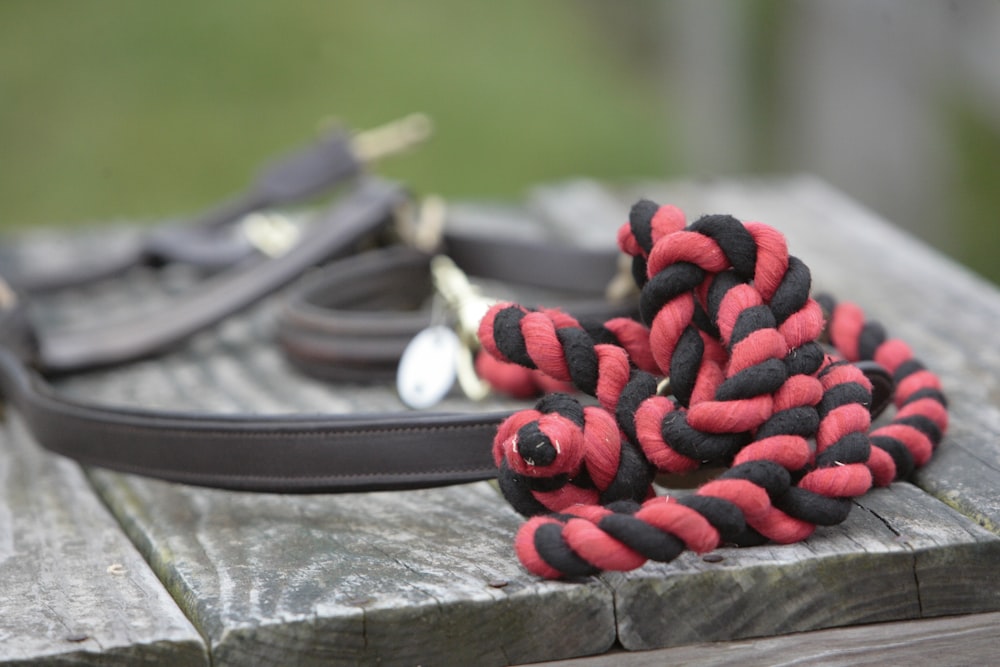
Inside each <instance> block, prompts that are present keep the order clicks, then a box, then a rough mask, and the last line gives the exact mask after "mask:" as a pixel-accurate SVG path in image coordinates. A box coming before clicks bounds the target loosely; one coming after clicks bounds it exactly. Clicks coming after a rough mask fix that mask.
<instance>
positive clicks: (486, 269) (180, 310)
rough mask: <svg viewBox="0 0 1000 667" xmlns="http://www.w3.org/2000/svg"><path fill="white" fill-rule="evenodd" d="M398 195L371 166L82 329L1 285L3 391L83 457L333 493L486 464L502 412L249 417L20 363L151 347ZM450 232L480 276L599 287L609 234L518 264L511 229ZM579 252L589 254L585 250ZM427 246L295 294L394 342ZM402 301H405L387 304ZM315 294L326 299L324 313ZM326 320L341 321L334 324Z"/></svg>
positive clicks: (253, 295)
mask: <svg viewBox="0 0 1000 667" xmlns="http://www.w3.org/2000/svg"><path fill="white" fill-rule="evenodd" d="M401 196H402V194H401V191H400V190H399V188H397V187H395V186H392V185H390V184H387V183H384V182H381V181H376V180H368V181H366V182H365V183H363V184H362V185H361V187H359V188H358V190H356V191H355V192H354V193H352V194H350V195H348V196H346V197H345V198H344V199H342V200H341V201H340V202H339V203H338V204H337V206H336V207H335V209H334V210H333V211H331V212H330V214H329V215H328V216H326V219H325V222H324V224H323V225H321V226H317V227H316V228H314V229H313V230H312V231H311V233H310V236H309V238H308V239H307V240H305V241H303V242H301V243H300V244H299V245H298V246H297V247H296V248H295V249H293V250H292V251H291V252H289V253H288V254H287V255H285V256H283V257H280V258H277V259H266V260H265V259H261V260H259V261H258V262H256V263H255V264H254V266H252V267H250V266H247V267H240V268H238V269H236V270H234V271H233V272H231V273H227V274H225V275H223V276H219V277H218V278H217V279H215V280H213V281H211V282H210V283H209V285H208V286H206V287H205V288H204V289H201V290H199V291H198V292H197V293H196V294H195V295H193V296H192V297H190V298H186V299H184V300H181V301H179V302H178V304H177V306H176V307H175V308H172V309H170V310H169V311H163V312H162V314H159V315H155V316H153V317H141V318H137V319H135V320H128V321H125V322H119V323H115V324H109V325H107V326H105V327H101V328H100V329H97V330H88V331H82V332H63V333H54V332H52V333H45V332H33V331H32V330H31V327H30V325H29V323H28V322H27V320H26V318H25V317H24V315H25V311H24V304H23V302H20V303H19V302H16V301H12V300H10V299H8V300H6V301H5V300H2V299H0V302H3V303H5V305H6V308H5V310H4V313H3V317H2V318H0V388H2V391H3V395H4V397H5V398H6V399H7V401H8V402H9V403H10V404H12V405H13V406H14V407H16V408H17V410H18V411H19V412H20V413H21V414H22V415H23V417H24V419H25V421H26V423H27V425H28V427H29V429H30V430H31V432H32V433H33V434H34V435H35V437H36V438H37V440H38V441H39V443H41V444H42V445H43V446H45V447H47V448H48V449H50V450H52V451H54V452H58V453H60V454H63V455H66V456H69V457H72V458H74V459H77V460H79V461H81V462H82V463H85V464H88V465H96V466H102V467H106V468H111V469H115V470H120V471H125V472H131V473H137V474H142V475H147V476H152V477H157V478H162V479H167V480H173V481H179V482H186V483H191V484H199V485H207V486H215V487H223V488H231V489H242V490H256V491H272V492H320V491H323V492H331V491H358V490H377V489H401V488H412V487H418V486H433V485H441V484H454V483H459V482H467V481H472V480H478V479H487V478H490V477H493V476H494V475H495V467H494V464H493V460H492V457H491V454H490V446H491V441H492V437H493V433H494V432H495V429H496V425H497V424H498V423H499V421H500V420H501V419H502V418H503V417H504V416H505V415H504V414H496V413H491V414H441V413H423V412H400V413H391V414H385V413H380V414H370V413H369V414H361V415H311V416H305V415H304V416H275V417H262V416H256V415H255V416H212V415H205V414H195V413H170V412H162V411H145V410H133V409H121V408H110V407H104V406H97V405H90V404H85V403H82V402H80V401H75V400H69V399H66V398H65V397H62V396H60V395H59V394H58V393H57V392H55V391H54V390H53V389H52V387H51V386H49V385H48V384H47V382H46V380H45V379H44V377H43V375H42V374H41V373H39V372H37V370H33V369H32V368H29V367H28V366H27V364H26V363H25V362H26V361H28V360H31V361H33V362H34V364H35V366H36V368H38V369H41V370H43V371H45V372H48V373H52V372H57V373H58V372H63V373H64V372H71V371H75V370H79V369H81V368H86V367H90V366H94V365H102V364H109V363H122V362H125V361H128V360H131V359H134V358H136V357H139V356H145V355H147V354H152V353H155V352H158V351H160V350H162V349H164V347H165V346H169V345H170V344H172V343H175V342H177V341H179V340H180V339H182V338H184V337H185V336H187V335H190V334H191V333H193V332H194V331H195V330H198V329H200V328H204V327H205V326H208V325H210V324H212V323H214V322H217V321H218V320H220V319H221V318H223V317H225V316H227V315H229V314H231V313H233V312H235V311H237V310H238V309H240V308H241V307H243V306H246V305H248V304H249V303H250V302H252V301H253V300H255V299H258V298H260V297H262V296H264V295H266V294H268V293H271V292H273V291H274V290H275V289H277V288H278V287H280V286H282V285H284V284H286V283H288V282H289V281H290V280H291V279H293V278H294V277H296V276H297V275H299V274H301V273H302V272H303V271H304V270H305V269H307V268H308V267H310V266H313V265H315V264H316V263H318V262H319V261H322V260H323V259H324V258H326V257H329V256H330V255H334V256H335V255H336V254H338V253H340V252H343V251H344V250H346V249H348V248H350V247H351V246H352V245H353V242H354V241H356V240H357V239H358V238H359V237H360V236H362V235H364V234H365V233H367V232H370V231H371V230H372V229H373V228H374V227H376V226H377V225H378V223H379V222H381V221H382V220H384V219H386V218H387V217H388V213H389V211H390V210H391V209H392V208H393V206H394V205H395V204H397V203H399V201H400V198H401ZM498 233H499V234H500V235H502V233H503V231H502V230H499V232H498ZM447 244H448V245H449V246H451V248H454V252H455V254H456V256H457V257H459V259H460V261H461V262H462V263H463V264H464V265H465V267H466V268H467V269H469V270H470V271H472V272H473V273H475V274H478V275H486V276H490V277H498V276H496V275H491V272H494V273H496V274H500V275H499V277H511V270H512V268H513V270H514V273H515V275H517V276H518V277H522V276H528V277H529V279H530V281H533V282H536V283H543V284H544V283H545V282H546V280H548V278H547V276H551V277H552V281H551V282H553V283H554V284H555V285H556V286H557V287H560V288H565V287H567V286H572V287H579V286H580V285H586V286H588V287H589V286H592V285H600V286H602V287H603V285H605V284H606V283H607V281H608V280H609V279H610V276H611V274H612V273H613V271H614V266H615V264H614V259H613V258H614V253H613V252H612V251H611V250H610V249H609V251H608V252H607V253H606V254H603V256H602V253H589V255H588V257H584V258H581V255H580V253H579V252H578V251H575V250H570V249H558V248H552V247H548V248H547V249H546V250H545V252H544V255H543V257H544V260H545V261H544V262H540V264H541V266H542V267H544V268H542V270H538V269H539V267H535V268H534V269H532V270H528V269H527V268H526V266H525V265H521V264H519V261H520V260H518V258H521V259H523V258H526V257H529V254H527V253H529V252H530V251H531V249H530V248H529V246H526V245H524V244H520V245H519V244H517V243H507V244H506V245H504V244H497V243H496V242H495V239H494V240H490V239H484V238H478V239H477V238H474V237H471V236H469V237H463V236H462V235H460V234H455V235H452V236H449V238H448V241H447ZM498 258H499V259H498ZM588 259H592V260H594V261H595V265H594V266H590V267H589V268H588V267H587V266H586V265H584V264H583V262H584V261H587V260H588ZM427 261H428V256H427V255H426V254H424V253H419V252H416V251H414V250H412V249H409V248H404V247H394V248H389V249H384V250H380V251H376V252H369V253H363V254H356V255H353V256H351V257H349V258H347V259H341V260H340V261H338V262H335V263H334V264H333V265H332V266H331V267H330V268H328V269H327V270H326V271H327V273H324V274H320V275H322V276H324V277H325V278H327V279H329V277H330V275H333V276H334V277H335V278H336V280H334V281H333V284H332V289H331V284H330V283H329V282H327V283H326V289H325V290H324V289H321V288H320V287H319V286H318V285H319V284H318V283H315V282H313V283H312V284H311V287H310V286H307V289H305V290H304V291H303V292H301V293H300V294H304V295H306V296H305V297H300V298H299V300H298V303H300V305H302V306H304V307H307V308H306V309H307V310H308V309H311V310H312V312H311V315H312V316H313V324H315V323H316V322H322V324H321V326H320V327H319V329H318V330H319V331H326V332H327V333H330V334H332V335H334V337H336V336H337V335H340V336H343V335H344V332H353V334H357V335H358V336H360V337H365V336H366V335H367V336H369V337H370V336H371V335H373V333H384V332H386V331H389V332H391V335H390V336H389V337H390V338H393V339H394V342H393V343H392V345H396V344H398V342H399V340H402V339H404V338H405V337H406V336H408V335H410V333H412V332H413V331H414V330H415V328H417V327H418V325H422V324H423V323H424V321H425V317H426V313H424V314H421V315H419V316H418V317H416V318H414V317H413V316H412V315H413V313H412V312H407V311H406V310H405V308H408V307H409V306H406V305H405V304H400V302H399V301H398V297H399V294H401V293H402V292H404V291H406V290H405V288H408V287H410V288H412V287H413V286H416V287H417V289H411V290H410V291H411V293H412V296H413V297H415V298H417V299H418V300H419V298H420V297H421V296H422V297H423V298H424V299H426V297H427V290H426V288H427V286H428V281H427V278H426V270H427V269H426V267H427ZM531 261H532V262H535V261H537V260H531ZM512 263H513V267H512V266H511V264H512ZM477 264H481V266H477ZM408 271H409V273H407V272H408ZM421 272H422V273H423V278H422V279H420V280H417V279H416V278H415V277H414V276H416V275H418V274H420V273H421ZM546 272H547V273H546ZM408 276H409V277H408ZM401 285H402V286H403V288H404V289H402V290H401V288H400V286H401ZM349 288H351V289H349ZM420 292H423V294H422V295H420V294H419V293H420ZM321 294H326V295H330V294H333V295H336V297H335V298H334V299H333V301H330V300H329V299H330V298H331V297H329V296H326V297H320V296H319V295H321ZM324 299H326V300H325V301H324ZM401 305H403V306H404V310H402V311H400V310H397V309H398V308H400V306H401ZM331 307H332V308H333V310H332V311H330V308H331ZM323 308H326V310H327V312H324V313H321V312H320V311H321V310H322V309H323ZM294 310H295V309H294V308H292V309H291V310H290V311H289V312H294ZM300 314H301V313H300ZM306 319H309V317H308V315H307V316H306ZM338 327H339V333H338V332H337V331H335V330H337V329H338ZM394 350H395V348H394ZM356 352H357V349H355V352H354V353H356ZM354 353H352V354H354ZM394 355H395V351H393V352H391V353H390V354H389V357H388V360H389V361H391V359H392V357H393V356H394ZM348 356H350V355H348Z"/></svg>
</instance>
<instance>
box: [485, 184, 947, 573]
mask: <svg viewBox="0 0 1000 667" xmlns="http://www.w3.org/2000/svg"><path fill="white" fill-rule="evenodd" d="M618 244H619V247H620V248H621V249H622V250H623V251H624V252H625V253H627V254H628V255H630V256H632V273H633V276H634V278H635V280H636V283H637V285H638V286H639V287H640V288H641V293H640V308H639V312H640V317H641V319H642V323H639V322H634V321H632V320H628V319H622V318H619V319H616V320H613V321H610V322H605V323H602V324H600V325H596V326H591V325H584V324H581V323H580V322H578V321H577V320H575V319H573V318H572V317H569V316H568V315H566V314H565V313H562V312H561V311H558V310H552V309H547V310H532V309H528V308H525V307H523V306H520V305H517V304H512V303H505V304H498V305H496V306H494V307H493V308H491V309H490V311H489V312H488V313H487V315H486V316H485V317H484V318H483V320H482V322H481V324H480V328H479V338H480V341H481V343H482V346H483V349H484V350H485V351H486V353H487V354H489V355H490V356H491V357H492V358H494V359H496V360H498V361H501V362H505V363H512V364H515V365H517V366H520V367H522V368H524V369H531V370H532V371H533V372H535V373H540V374H543V375H544V376H547V377H549V378H551V379H552V380H553V381H556V382H561V383H569V384H571V385H572V386H574V387H575V388H576V389H578V390H579V391H581V392H583V393H585V394H589V395H590V396H593V397H595V398H596V399H597V405H584V404H583V403H581V402H580V401H579V400H578V399H577V398H575V397H573V396H570V395H567V394H564V393H552V394H548V395H546V396H544V397H543V398H542V399H541V400H540V401H539V402H538V403H537V405H536V406H535V408H534V409H533V410H525V411H522V412H519V413H517V414H515V415H513V416H511V417H510V418H509V419H508V420H507V421H505V422H504V423H503V424H502V425H501V426H500V428H499V429H498V432H497V436H496V439H495V442H494V457H495V460H496V462H497V466H498V470H499V481H500V487H501V489H502V491H503V493H504V495H505V496H506V497H507V499H508V500H509V502H510V503H511V504H512V506H513V507H514V508H515V509H516V510H517V511H519V512H520V513H522V514H524V515H526V516H529V517H532V518H530V519H529V520H528V521H527V522H526V523H525V524H524V526H523V527H522V529H521V530H520V531H519V533H518V536H517V538H516V541H515V548H516V551H517V553H518V556H519V558H520V559H521V562H522V563H523V564H524V565H525V567H526V568H527V569H528V570H529V571H531V572H533V573H535V574H537V575H540V576H543V577H549V578H557V577H567V576H583V575H589V574H594V573H597V572H600V571H602V570H628V569H633V568H636V567H639V566H641V565H642V564H643V563H644V562H645V561H647V560H655V561H662V562H666V561H670V560H672V559H673V558H675V557H676V556H677V555H678V554H680V553H681V552H682V551H683V550H684V549H690V550H692V551H695V552H699V553H701V552H704V551H709V550H712V549H714V548H716V547H718V546H720V545H723V544H734V545H739V546H749V545H754V544H760V543H763V542H766V541H768V540H770V541H774V542H779V543H791V542H797V541H800V540H803V539H805V538H806V537H808V536H809V535H811V534H812V533H813V531H814V530H815V528H816V526H826V525H834V524H837V523H840V522H842V521H843V520H844V519H845V518H846V517H847V516H848V513H849V512H850V508H851V499H852V498H854V497H857V496H860V495H862V494H864V493H865V492H867V491H868V490H869V489H870V488H871V487H872V485H873V484H875V485H887V484H889V483H890V482H892V481H893V480H895V479H901V478H904V477H906V476H908V475H909V474H910V473H912V471H913V470H914V469H915V468H916V467H918V466H921V465H923V464H924V463H926V462H927V461H928V460H929V458H930V456H931V454H932V453H933V450H934V448H935V447H936V446H937V444H938V443H939V442H940V440H941V438H942V435H943V433H944V431H945V429H946V427H947V410H946V401H945V398H944V396H943V394H942V393H941V386H940V382H939V380H938V378H937V377H936V376H935V375H934V374H932V373H931V372H930V371H928V370H926V368H924V366H923V365H922V364H921V363H920V362H918V361H916V360H915V359H914V358H913V355H912V352H911V350H910V348H909V347H908V346H907V345H906V344H905V343H903V342H902V341H899V340H897V339H891V338H888V336H887V335H886V333H885V330H884V328H883V327H882V326H881V325H880V324H878V323H877V322H870V321H867V320H866V319H865V317H864V315H863V313H862V312H861V310H860V309H859V308H858V307H857V306H855V305H853V304H847V303H845V304H837V303H836V302H835V301H834V300H833V299H832V298H830V297H827V296H818V297H816V298H813V297H811V296H810V289H811V277H810V272H809V269H808V268H807V267H806V265H805V264H804V263H803V262H802V261H801V260H799V259H798V258H796V257H794V256H791V255H789V254H788V249H787V244H786V242H785V238H784V236H783V235H781V234H780V233H779V232H778V231H777V230H775V229H773V228H772V227H769V226H767V225H764V224H762V223H757V222H748V223H742V222H740V221H738V220H736V219H735V218H733V217H731V216H728V215H712V216H705V217H702V218H700V219H699V220H697V221H696V222H694V223H692V224H690V225H687V224H686V221H685V217H684V214H683V213H682V212H681V211H680V210H679V209H677V208H676V207H673V206H659V205H657V204H655V203H653V202H650V201H647V200H643V201H640V202H639V203H637V204H636V205H635V206H633V207H632V210H631V211H630V214H629V222H628V223H626V224H625V225H623V226H622V228H621V229H620V230H619V233H618ZM824 342H829V344H831V345H832V346H833V348H834V349H835V350H836V353H834V352H832V351H831V352H828V351H827V350H826V349H825V347H824V344H823V343H824ZM860 360H873V361H875V362H877V363H878V364H880V365H882V366H883V367H885V368H886V369H887V370H888V371H889V372H890V373H891V374H892V375H893V379H894V381H895V384H896V397H895V402H896V406H897V411H896V414H895V416H894V418H893V419H892V420H891V422H890V423H888V424H886V425H884V426H880V427H879V428H876V429H875V430H874V431H872V432H871V433H869V430H870V427H871V416H870V411H869V407H870V405H871V401H872V394H871V392H872V386H871V383H870V382H869V381H868V379H867V378H866V377H865V375H864V373H863V372H862V371H861V370H860V369H859V368H858V367H857V366H856V365H854V363H853V362H857V361H860ZM664 378H669V380H668V383H669V395H664V394H665V391H664V388H665V386H666V385H667V382H664ZM704 465H712V466H718V465H722V466H727V467H728V470H727V471H726V472H725V473H724V474H722V475H721V476H719V477H718V478H717V479H715V480H712V481H709V482H708V483H706V484H703V485H702V486H701V487H699V488H698V489H697V490H696V491H694V492H693V493H691V494H688V495H684V496H682V497H679V498H670V497H657V496H656V495H655V493H654V491H653V488H652V481H653V479H654V477H655V475H656V474H657V473H658V472H669V473H688V472H691V471H693V470H696V469H698V468H700V467H702V466H704Z"/></svg>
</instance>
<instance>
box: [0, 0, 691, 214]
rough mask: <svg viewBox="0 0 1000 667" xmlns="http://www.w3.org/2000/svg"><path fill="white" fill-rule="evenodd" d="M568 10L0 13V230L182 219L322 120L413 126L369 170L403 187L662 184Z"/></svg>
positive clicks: (635, 99)
mask: <svg viewBox="0 0 1000 667" xmlns="http://www.w3.org/2000/svg"><path fill="white" fill-rule="evenodd" d="M596 20H597V17H596V16H594V15H593V14H591V13H590V12H588V11H586V7H585V6H584V5H582V4H577V3H574V2H568V1H547V2H533V1H528V0H516V1H507V2H489V3H487V2H462V1H456V0H437V1H434V2H406V1H404V0H367V1H355V0H350V1H344V0H338V1H337V2H321V1H319V0H315V1H308V0H301V1H294V2H276V1H275V2H265V1H262V0H241V1H237V0H215V1H213V2H191V1H178V2H140V1H138V0H137V1H123V0H93V1H89V2H84V1H82V0H81V1H79V2H75V1H69V0H46V1H41V2H34V1H28V0H14V1H5V2H0V151H2V153H3V156H2V158H0V225H3V226H10V225H19V224H20V225H23V224H33V223H62V222H76V221H90V220H104V219H116V218H141V219H152V218H157V217H162V216H165V215H174V214H179V213H183V212H186V211H192V210H196V209H198V208H199V207H200V206H203V205H207V204H209V203H211V202H213V201H214V200H216V199H219V198H221V197H223V196H224V195H226V194H229V193H231V192H233V191H235V190H237V189H238V188H240V187H241V186H242V185H243V184H244V183H246V182H247V181H248V179H249V178H250V177H251V175H252V174H253V173H254V171H255V168H256V166H258V165H259V164H260V162H261V161H262V160H265V159H266V158H268V157H270V156H273V155H274V154H276V153H280V152H282V151H285V150H287V149H290V148H293V147H295V146H297V145H299V144H302V143H304V142H307V141H309V140H310V139H311V138H312V137H313V136H314V133H315V131H316V128H317V126H318V123H319V122H321V120H322V119H324V118H325V117H328V116H331V115H332V116H336V117H337V118H339V119H340V120H342V121H343V122H344V123H346V124H348V125H350V126H351V127H355V128H364V127H368V126H372V125H377V124H379V123H382V122H385V121H387V120H390V119H393V118H395V117H398V116H402V115H405V114H407V113H410V112H413V111H422V112H426V113H428V114H429V115H430V116H431V117H432V118H433V120H434V122H435V127H436V132H435V135H434V137H433V139H432V141H431V142H430V143H428V144H426V145H425V146H423V147H422V148H421V149H419V150H418V151H416V152H413V153H411V154H409V155H406V156H404V157H400V158H396V159H393V160H391V161H387V162H385V163H383V164H382V165H380V167H379V171H380V173H384V174H386V175H388V176H391V177H395V178H400V179H404V180H405V181H406V182H408V183H409V184H411V185H412V186H413V187H414V188H415V189H416V190H417V191H418V192H438V193H442V194H445V195H450V196H516V195H517V194H518V193H519V192H520V191H522V190H523V189H524V188H526V187H527V186H529V185H530V184H532V183H537V182H540V181H545V180H551V179H556V178H562V177H567V176H572V175H588V176H596V177H599V178H608V179H613V180H614V179H627V178H630V177H635V176H641V175H657V176H659V175H663V174H665V173H667V172H669V171H671V170H672V167H673V160H672V158H671V151H670V148H669V146H668V141H667V132H666V128H667V126H668V123H665V122H664V109H663V108H662V104H661V103H660V102H659V100H658V97H657V95H656V92H655V91H654V90H652V89H651V88H650V87H649V86H648V84H647V83H646V82H645V81H644V80H642V79H641V78H640V77H639V75H637V74H634V73H633V70H632V68H630V67H629V65H628V63H627V62H625V59H624V56H623V55H622V54H621V53H619V51H618V50H616V49H615V48H614V47H613V45H612V44H611V43H609V42H608V40H607V39H606V38H604V37H603V36H602V33H601V31H600V30H599V27H600V26H599V25H598V24H597V23H596Z"/></svg>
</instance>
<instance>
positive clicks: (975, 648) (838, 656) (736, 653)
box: [542, 613, 1000, 667]
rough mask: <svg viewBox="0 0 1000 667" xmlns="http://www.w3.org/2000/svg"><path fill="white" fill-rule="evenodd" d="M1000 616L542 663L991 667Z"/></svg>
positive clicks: (576, 666) (581, 666)
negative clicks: (952, 666)
mask: <svg viewBox="0 0 1000 667" xmlns="http://www.w3.org/2000/svg"><path fill="white" fill-rule="evenodd" d="M998 625H1000V613H992V614H975V615H972V616H951V617H946V618H935V619H927V620H920V621H907V622H897V623H878V624H873V625H861V626H856V627H851V628H837V629H834V630H817V631H814V632H803V633H797V634H792V635H784V636H781V637H768V638H761V639H753V640H743V641H732V642H716V643H711V644H691V645H688V646H682V647H677V648H668V649H660V650H656V651H637V652H633V653H626V652H616V653H614V654H613V655H604V656H600V657H593V658H577V659H575V660H559V661H555V662H546V663H542V664H543V665H545V667H603V666H604V665H608V664H614V665H617V666H619V667H661V666H662V665H699V666H702V667H726V666H730V667H783V666H788V667H791V666H792V665H816V666H817V667H819V666H820V665H822V666H824V667H837V666H843V667H860V666H862V665H879V666H880V667H881V666H882V665H906V664H910V665H928V664H936V665H988V664H991V663H993V662H994V661H995V660H996V656H997V651H998V649H1000V640H998V639H997V631H996V629H997V626H998Z"/></svg>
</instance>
